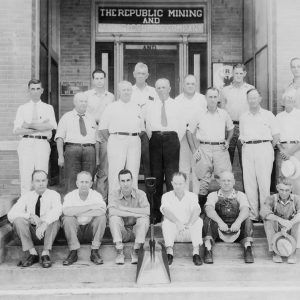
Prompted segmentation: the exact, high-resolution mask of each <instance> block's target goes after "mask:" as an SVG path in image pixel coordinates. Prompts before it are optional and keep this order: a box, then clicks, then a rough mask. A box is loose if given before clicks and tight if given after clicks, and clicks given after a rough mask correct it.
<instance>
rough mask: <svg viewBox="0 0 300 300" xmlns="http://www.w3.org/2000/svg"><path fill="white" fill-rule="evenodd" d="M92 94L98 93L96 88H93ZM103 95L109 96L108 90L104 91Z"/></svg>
mask: <svg viewBox="0 0 300 300" xmlns="http://www.w3.org/2000/svg"><path fill="white" fill-rule="evenodd" d="M92 94H93V95H97V91H96V89H92ZM103 95H104V96H107V90H105V91H104V93H103Z"/></svg>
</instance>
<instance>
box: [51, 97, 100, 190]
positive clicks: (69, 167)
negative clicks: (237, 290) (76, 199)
mask: <svg viewBox="0 0 300 300" xmlns="http://www.w3.org/2000/svg"><path fill="white" fill-rule="evenodd" d="M87 103H88V101H87V97H86V95H85V94H84V93H81V92H80V93H77V94H76V95H75V96H74V106H75V107H74V109H73V110H72V111H70V112H67V113H66V114H64V115H63V116H62V118H61V119H60V121H59V123H58V127H57V132H56V136H55V140H56V144H57V151H58V165H59V166H60V167H64V175H65V187H66V192H70V191H72V190H74V189H75V188H76V176H77V174H78V173H79V172H81V171H87V172H89V173H91V174H93V173H94V169H95V165H96V151H95V144H96V122H95V118H94V117H93V116H91V115H90V114H88V113H86V110H87Z"/></svg>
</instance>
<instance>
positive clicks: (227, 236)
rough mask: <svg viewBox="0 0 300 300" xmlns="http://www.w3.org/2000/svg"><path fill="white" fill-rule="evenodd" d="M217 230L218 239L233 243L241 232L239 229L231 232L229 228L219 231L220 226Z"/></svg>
mask: <svg viewBox="0 0 300 300" xmlns="http://www.w3.org/2000/svg"><path fill="white" fill-rule="evenodd" d="M218 232H219V237H220V239H221V240H222V241H224V242H225V243H233V242H234V241H235V240H236V239H237V238H238V237H239V235H240V233H241V231H240V230H238V231H237V232H232V231H230V230H228V231H221V230H220V228H218Z"/></svg>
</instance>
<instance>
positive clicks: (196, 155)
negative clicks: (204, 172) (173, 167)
mask: <svg viewBox="0 0 300 300" xmlns="http://www.w3.org/2000/svg"><path fill="white" fill-rule="evenodd" d="M193 158H194V160H195V161H196V162H197V161H198V160H200V159H201V153H200V151H199V149H198V150H196V151H195V153H194V154H193Z"/></svg>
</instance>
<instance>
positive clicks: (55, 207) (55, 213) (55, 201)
mask: <svg viewBox="0 0 300 300" xmlns="http://www.w3.org/2000/svg"><path fill="white" fill-rule="evenodd" d="M61 214H62V204H61V198H60V195H59V194H58V193H57V195H53V196H52V199H51V209H50V210H49V211H48V212H47V214H46V216H45V217H44V221H45V222H46V223H47V224H48V225H49V224H51V223H53V222H55V221H57V220H58V219H59V217H60V216H61Z"/></svg>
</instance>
